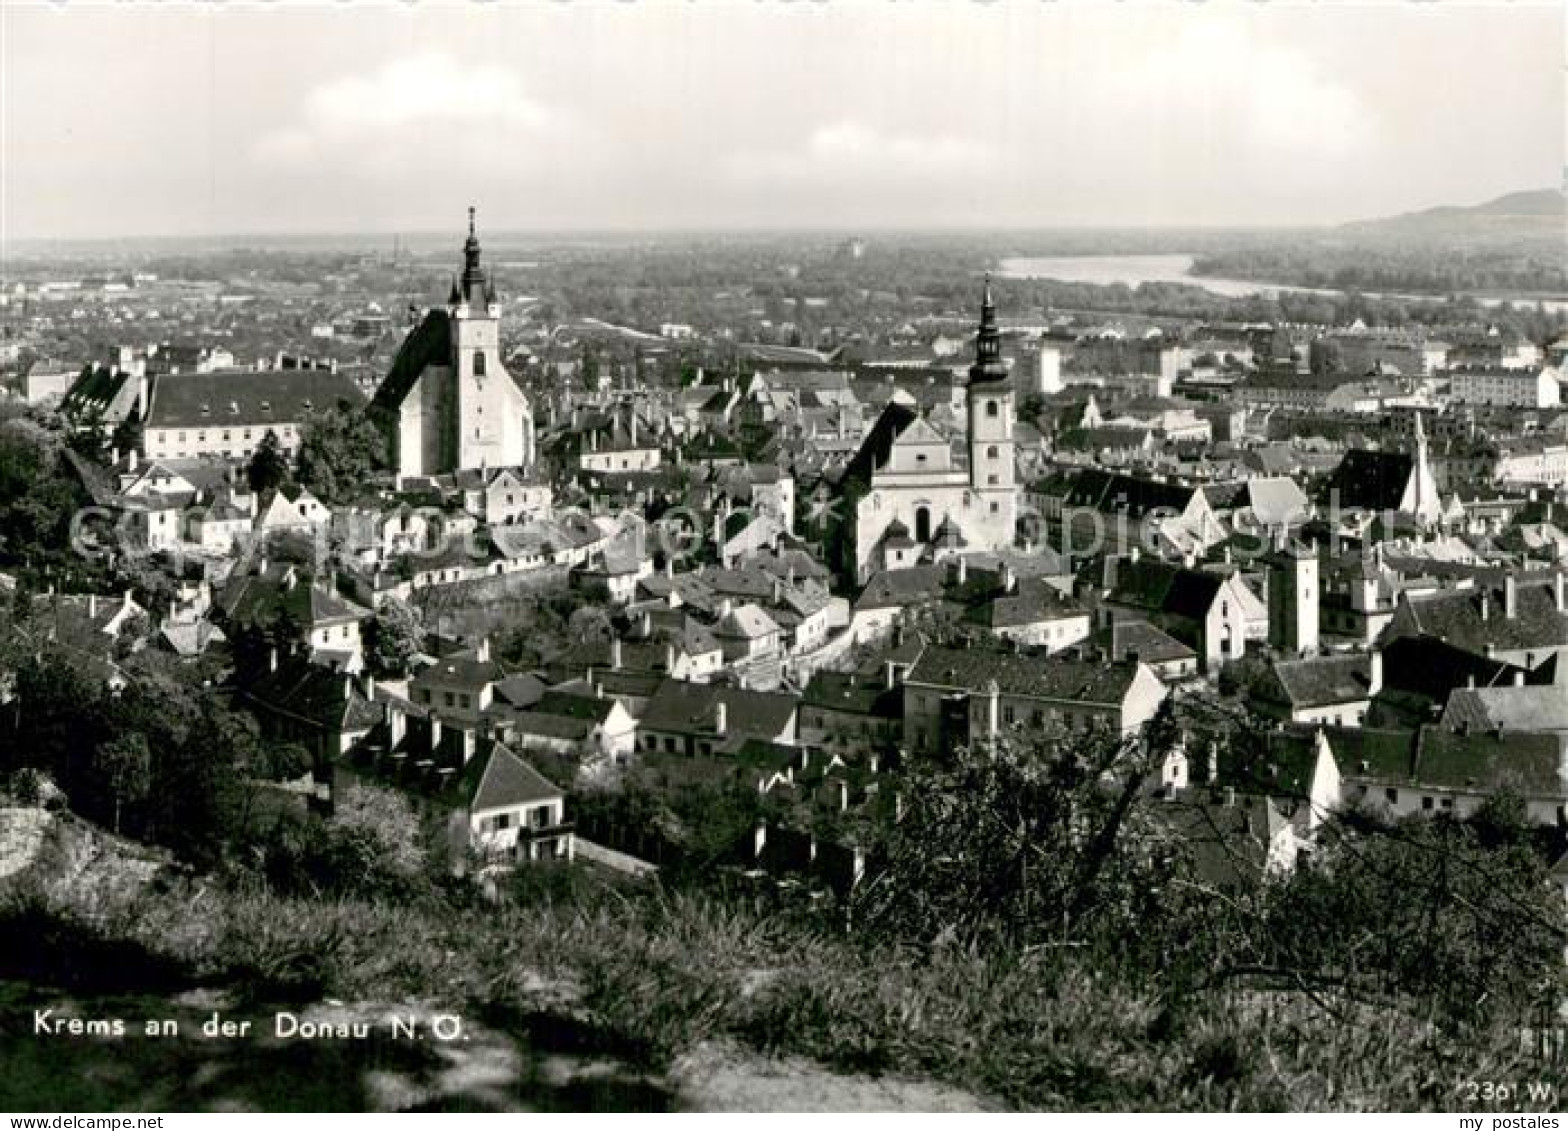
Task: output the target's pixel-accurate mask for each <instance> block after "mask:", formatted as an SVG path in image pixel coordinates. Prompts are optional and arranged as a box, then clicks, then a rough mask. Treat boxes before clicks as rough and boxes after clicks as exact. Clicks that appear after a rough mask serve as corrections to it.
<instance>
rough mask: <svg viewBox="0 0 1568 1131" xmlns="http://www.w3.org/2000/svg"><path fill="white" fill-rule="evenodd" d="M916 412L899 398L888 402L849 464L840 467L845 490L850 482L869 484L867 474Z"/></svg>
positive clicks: (885, 458) (879, 463) (880, 461)
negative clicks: (842, 470)
mask: <svg viewBox="0 0 1568 1131" xmlns="http://www.w3.org/2000/svg"><path fill="white" fill-rule="evenodd" d="M919 416H920V412H919V410H918V409H917V408H915V407H914V406H913V405H909V404H905V403H903V402H902V401H900V400H891V401H888V403H887V407H886V408H884V409H883V410H882V414H881V415H880V416H878V417H877V422H876V423H875V424H873V425H872V426H871V430H870V431H869V432H867V433H866V438H865V439H864V440H863V441H862V442H861V445H860V450H859V451H858V452H856V453H855V456H854V458H853V459H851V460H850V461H849V465H848V466H847V467H846V468H845V469H844V476H843V478H842V479H841V480H840V485H841V487H842V488H844V489H846V490H847V489H849V488H850V487H851V486H852V485H853V486H855V487H860V488H865V487H868V486H870V484H871V476H872V474H873V473H874V472H875V471H876V470H877V468H879V467H881V466H882V465H884V464H885V463H887V461H888V457H889V456H890V455H891V454H892V452H893V443H894V441H896V440H897V439H898V437H899V436H900V435H902V434H903V431H904V429H906V428H908V427H909V426H910V425H911V424H913V423H914V422H915V421H916V420H917V419H919Z"/></svg>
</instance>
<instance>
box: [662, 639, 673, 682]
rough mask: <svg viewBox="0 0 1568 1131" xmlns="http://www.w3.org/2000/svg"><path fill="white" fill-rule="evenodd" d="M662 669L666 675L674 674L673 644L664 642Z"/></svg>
mask: <svg viewBox="0 0 1568 1131" xmlns="http://www.w3.org/2000/svg"><path fill="white" fill-rule="evenodd" d="M664 670H665V673H666V674H668V675H674V674H675V645H674V644H666V645H665V646H664Z"/></svg>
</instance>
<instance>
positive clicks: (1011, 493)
mask: <svg viewBox="0 0 1568 1131" xmlns="http://www.w3.org/2000/svg"><path fill="white" fill-rule="evenodd" d="M968 404H969V484H970V488H971V489H972V490H973V491H974V493H975V496H976V499H977V501H978V502H979V506H978V508H977V514H976V519H977V520H978V523H979V524H980V525H981V526H982V527H983V528H984V529H985V530H986V531H988V532H989V533H990V534H991V537H989V538H987V539H985V540H986V541H988V542H991V543H993V544H1000V545H1003V546H1006V545H1010V544H1011V542H1012V536H1013V531H1014V529H1015V528H1016V526H1017V522H1018V482H1017V480H1018V470H1017V460H1016V458H1015V456H1014V452H1013V419H1014V413H1013V381H1012V371H1011V369H1010V368H1009V366H1008V364H1007V362H1006V361H1004V360H1003V359H1002V332H1001V330H1000V329H998V327H997V324H996V303H995V301H994V300H993V299H992V297H991V280H990V278H989V277H988V278H987V279H986V281H985V294H984V296H983V298H982V299H981V302H980V330H979V333H978V334H976V336H975V361H974V364H973V365H971V366H970V367H969V389H968Z"/></svg>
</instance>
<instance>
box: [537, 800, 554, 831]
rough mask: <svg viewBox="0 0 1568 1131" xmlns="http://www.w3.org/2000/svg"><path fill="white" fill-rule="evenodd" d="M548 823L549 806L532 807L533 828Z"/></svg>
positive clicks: (542, 826)
mask: <svg viewBox="0 0 1568 1131" xmlns="http://www.w3.org/2000/svg"><path fill="white" fill-rule="evenodd" d="M549 823H550V807H549V806H548V805H538V806H535V807H534V828H536V829H542V828H544V827H545V826H546V825H548V824H549Z"/></svg>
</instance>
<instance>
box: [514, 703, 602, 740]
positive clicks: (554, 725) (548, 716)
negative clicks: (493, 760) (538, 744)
mask: <svg viewBox="0 0 1568 1131" xmlns="http://www.w3.org/2000/svg"><path fill="white" fill-rule="evenodd" d="M512 727H513V729H514V730H515V731H516V732H517V733H518V734H520V735H537V736H539V737H541V738H562V739H566V740H568V741H571V742H582V741H583V740H585V739H586V738H587V737H588V736H589V735H590V734H592V733H593V720H592V719H579V718H575V717H573V716H571V715H557V714H552V713H551V712H548V711H532V710H530V711H518V712H516V713H515V714H513V715H512Z"/></svg>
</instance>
